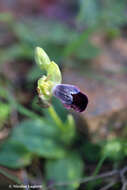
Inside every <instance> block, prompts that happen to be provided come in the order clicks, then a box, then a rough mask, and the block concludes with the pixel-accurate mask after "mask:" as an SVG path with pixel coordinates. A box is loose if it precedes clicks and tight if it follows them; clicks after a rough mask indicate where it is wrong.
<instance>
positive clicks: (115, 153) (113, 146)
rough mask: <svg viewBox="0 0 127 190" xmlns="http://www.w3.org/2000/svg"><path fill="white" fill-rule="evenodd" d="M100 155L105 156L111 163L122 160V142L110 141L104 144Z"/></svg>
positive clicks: (117, 140) (119, 140)
mask: <svg viewBox="0 0 127 190" xmlns="http://www.w3.org/2000/svg"><path fill="white" fill-rule="evenodd" d="M102 155H103V156H107V157H108V158H109V159H111V160H113V161H118V160H121V159H123V158H124V156H125V155H124V150H123V140H121V139H112V140H109V141H107V142H106V143H105V145H104V146H103V147H102Z"/></svg>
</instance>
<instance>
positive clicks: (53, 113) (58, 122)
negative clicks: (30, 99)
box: [48, 106, 64, 130]
mask: <svg viewBox="0 0 127 190" xmlns="http://www.w3.org/2000/svg"><path fill="white" fill-rule="evenodd" d="M48 111H49V113H50V115H51V117H52V119H53V121H54V122H55V123H56V125H57V126H58V127H59V128H60V129H61V130H64V126H63V122H62V121H61V119H60V118H59V116H58V114H57V113H56V111H55V109H54V107H53V106H50V107H49V108H48Z"/></svg>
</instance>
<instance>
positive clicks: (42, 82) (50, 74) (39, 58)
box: [35, 47, 62, 106]
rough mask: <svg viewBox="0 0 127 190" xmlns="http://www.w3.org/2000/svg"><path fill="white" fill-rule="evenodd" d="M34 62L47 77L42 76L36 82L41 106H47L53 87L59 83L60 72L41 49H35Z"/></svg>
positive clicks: (60, 78)
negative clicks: (41, 102)
mask: <svg viewBox="0 0 127 190" xmlns="http://www.w3.org/2000/svg"><path fill="white" fill-rule="evenodd" d="M35 61H36V63H37V64H38V65H39V66H40V68H41V69H42V70H45V71H46V72H47V76H45V75H44V76H42V77H41V78H40V79H39V80H38V86H37V91H38V93H39V96H40V98H41V99H42V101H43V104H44V105H47V106H49V105H50V100H51V97H52V89H53V87H54V86H55V85H57V84H60V83H61V80H62V77H61V72H60V69H59V67H58V65H57V64H56V63H55V62H53V61H50V59H49V57H48V55H47V54H46V52H45V51H44V50H43V49H42V48H39V47H36V49H35Z"/></svg>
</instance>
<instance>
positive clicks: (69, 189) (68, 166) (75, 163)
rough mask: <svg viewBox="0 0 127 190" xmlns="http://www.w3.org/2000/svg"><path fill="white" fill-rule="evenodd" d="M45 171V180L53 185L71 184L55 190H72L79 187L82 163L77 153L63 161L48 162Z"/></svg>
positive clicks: (68, 155)
mask: <svg viewBox="0 0 127 190" xmlns="http://www.w3.org/2000/svg"><path fill="white" fill-rule="evenodd" d="M45 170H46V176H47V179H48V180H49V181H52V182H53V183H60V182H61V183H64V182H65V183H67V182H70V183H71V182H72V184H69V185H67V186H56V189H57V190H63V189H64V190H73V189H77V187H78V186H79V179H80V178H81V177H82V174H83V161H82V159H81V158H80V156H79V155H78V154H77V153H76V154H75V153H71V154H67V155H66V157H65V158H63V159H57V160H48V161H47V162H46V167H45Z"/></svg>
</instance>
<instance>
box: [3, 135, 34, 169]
mask: <svg viewBox="0 0 127 190" xmlns="http://www.w3.org/2000/svg"><path fill="white" fill-rule="evenodd" d="M31 159H32V155H31V153H30V152H29V151H28V150H27V149H26V147H25V146H23V145H22V144H21V143H19V142H15V141H13V140H11V139H9V140H7V141H6V142H5V143H4V144H3V145H1V147H0V164H1V165H3V166H7V167H9V168H21V167H24V166H26V165H29V164H30V163H31Z"/></svg>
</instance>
